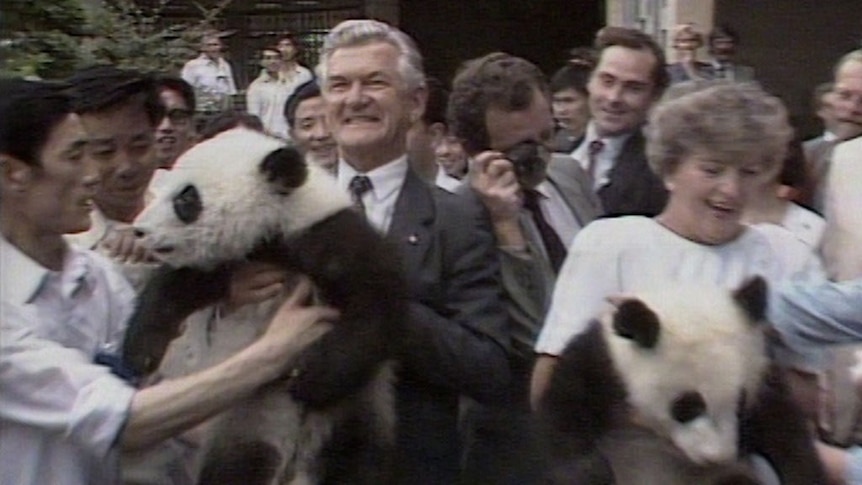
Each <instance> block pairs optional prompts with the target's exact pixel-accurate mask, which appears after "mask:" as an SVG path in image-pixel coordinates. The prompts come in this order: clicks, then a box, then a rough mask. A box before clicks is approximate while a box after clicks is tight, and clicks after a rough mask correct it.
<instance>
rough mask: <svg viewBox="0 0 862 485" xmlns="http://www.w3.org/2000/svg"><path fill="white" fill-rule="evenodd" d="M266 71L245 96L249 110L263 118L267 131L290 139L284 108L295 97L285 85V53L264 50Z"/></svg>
mask: <svg viewBox="0 0 862 485" xmlns="http://www.w3.org/2000/svg"><path fill="white" fill-rule="evenodd" d="M260 65H261V67H263V70H262V71H261V72H260V76H258V77H257V79H255V80H254V81H252V82H251V84H250V85H249V86H248V90H247V91H246V93H245V97H246V103H245V104H246V106H245V109H246V111H248V112H249V113H251V114H253V115H255V116H257V117H258V118H260V121H261V123H263V128H264V131H265V132H266V133H267V134H269V135H272V136H274V137H276V138H281V139H282V140H287V139H288V128H287V123H285V119H284V104H285V103H286V102H287V99H288V98H289V97H290V95H291V94H292V93H293V87H292V86H288V85H287V84H285V83H283V82H281V80H280V79H279V77H278V74H279V70H280V69H281V53H280V52H278V49H276V48H275V47H264V48H263V49H261V51H260Z"/></svg>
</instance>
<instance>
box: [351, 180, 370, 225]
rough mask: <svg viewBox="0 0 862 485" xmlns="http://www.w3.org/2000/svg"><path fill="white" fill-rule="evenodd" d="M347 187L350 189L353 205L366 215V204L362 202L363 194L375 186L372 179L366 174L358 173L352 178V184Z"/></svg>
mask: <svg viewBox="0 0 862 485" xmlns="http://www.w3.org/2000/svg"><path fill="white" fill-rule="evenodd" d="M347 188H348V189H349V190H350V198H351V200H353V207H354V208H355V209H356V211H357V212H359V213H360V214H362V215H363V216H364V215H365V204H364V203H363V202H362V196H363V195H364V194H365V193H366V192H368V191H370V190H371V189H372V188H373V186H372V185H371V179H370V178H368V177H366V176H365V175H357V176H355V177H353V178H352V179H350V185H348V186H347Z"/></svg>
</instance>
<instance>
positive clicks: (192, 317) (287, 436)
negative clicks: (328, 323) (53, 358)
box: [123, 129, 407, 484]
mask: <svg viewBox="0 0 862 485" xmlns="http://www.w3.org/2000/svg"><path fill="white" fill-rule="evenodd" d="M162 182H163V183H161V184H160V189H159V192H158V193H157V194H156V197H155V198H154V199H153V200H152V202H151V203H150V204H148V206H147V207H146V208H145V210H144V211H143V212H142V213H141V214H140V215H139V216H138V218H137V219H136V220H135V222H134V229H135V232H136V235H137V236H138V237H139V238H141V240H142V242H143V243H144V244H145V245H146V246H147V247H148V248H150V249H151V251H152V252H153V253H154V254H156V255H157V257H158V258H159V259H160V261H161V262H163V263H164V265H163V266H162V267H161V268H160V269H159V270H157V271H156V272H155V274H154V275H153V276H152V278H151V279H150V280H149V281H148V283H147V284H146V286H145V287H144V289H143V290H142V292H141V294H140V295H139V303H138V307H137V309H136V311H135V313H134V315H133V316H132V318H131V320H130V323H129V329H128V332H127V337H126V340H125V342H124V348H123V355H124V360H125V362H126V364H127V366H129V367H131V368H132V369H133V370H134V371H136V372H137V373H138V374H139V375H146V374H149V373H151V372H153V371H155V370H156V369H157V368H158V366H159V365H160V363H161V361H162V358H163V357H164V356H165V352H166V349H167V348H168V345H169V344H170V343H171V341H172V340H174V338H176V337H177V336H178V334H180V333H181V330H180V329H181V328H182V327H183V326H185V330H184V331H182V333H183V335H182V337H181V338H180V339H178V340H177V342H174V344H173V345H178V343H179V342H182V341H183V340H184V339H185V340H195V339H197V340H196V341H198V342H204V343H203V344H199V347H201V346H202V347H204V348H203V349H199V351H198V354H199V355H198V358H199V359H198V361H196V362H194V363H192V364H188V367H187V368H185V369H180V374H181V373H182V372H183V371H185V372H191V371H194V370H198V368H200V367H207V366H209V365H212V364H214V363H216V362H219V361H221V360H224V359H226V358H227V357H229V356H230V355H232V354H233V353H235V352H237V351H239V350H240V349H242V348H243V347H245V346H246V345H248V344H249V343H251V342H252V341H253V340H255V339H256V338H258V337H259V335H261V334H262V332H263V330H265V328H266V325H267V324H268V322H269V320H270V319H271V317H272V315H273V314H274V312H275V311H276V309H277V308H278V307H279V305H280V304H281V303H282V302H283V301H284V299H285V297H286V295H282V297H280V298H277V299H273V300H270V301H266V302H263V303H260V304H253V305H246V306H245V307H242V308H240V309H239V310H237V311H235V312H233V313H230V314H228V315H226V316H219V315H218V311H217V308H218V304H219V303H220V302H222V301H224V300H225V298H226V296H227V292H228V288H229V283H230V278H231V274H232V272H233V271H234V269H235V268H236V267H237V266H238V265H240V264H243V263H245V262H248V261H263V262H268V263H272V264H275V265H278V266H280V267H282V268H284V269H285V270H287V271H288V272H289V273H291V274H297V273H298V274H303V275H306V276H308V277H309V278H310V279H311V280H312V282H313V283H314V285H315V288H316V291H317V297H318V298H319V299H320V300H322V301H323V302H325V303H326V304H328V305H331V306H333V307H335V308H338V309H339V311H340V313H341V317H340V318H339V321H338V322H336V323H335V324H334V325H333V328H332V330H331V331H329V332H327V333H325V334H324V335H323V336H322V337H320V338H317V339H316V340H312V339H309V340H310V341H309V342H305V343H302V342H300V343H298V348H297V351H296V357H295V358H294V362H293V363H292V365H291V366H290V368H291V371H290V373H289V376H286V377H285V379H284V380H283V381H279V382H275V383H273V384H270V385H268V386H266V387H265V388H263V389H261V390H260V391H259V392H258V393H257V394H256V395H254V396H252V397H251V398H250V399H248V400H247V401H245V402H243V403H242V404H240V405H238V406H237V407H236V408H234V409H232V410H229V411H227V412H225V413H223V414H222V415H221V416H218V417H217V418H216V419H215V420H214V421H212V422H211V424H210V426H209V430H208V437H207V439H206V442H205V445H204V446H203V447H202V450H203V451H202V456H201V457H199V458H200V459H199V462H200V466H199V469H200V470H199V476H198V483H218V484H231V483H236V484H240V483H241V484H271V483H295V484H313V483H369V484H370V483H386V482H387V481H388V479H389V476H390V475H389V473H390V471H391V464H392V463H391V462H392V460H391V452H392V450H393V449H394V433H395V430H394V422H395V411H394V397H393V395H392V393H393V389H392V386H393V382H392V364H391V362H392V360H393V359H394V358H395V356H396V354H397V352H398V349H397V348H396V344H397V343H398V342H399V341H400V335H401V331H402V328H403V325H404V319H405V318H406V314H407V311H406V292H405V291H406V290H405V289H404V288H405V287H406V285H405V284H404V283H403V282H402V280H401V276H400V275H401V271H400V263H399V261H397V260H396V258H395V256H394V255H395V254H396V251H394V250H393V249H392V248H391V247H389V245H388V244H387V243H386V241H385V240H384V239H383V237H382V236H381V235H380V234H378V233H377V232H376V231H375V230H374V229H373V228H372V227H371V226H370V225H368V223H367V222H366V221H365V219H364V218H363V217H362V215H361V214H359V213H357V212H355V211H354V210H352V205H351V203H350V201H349V199H348V197H347V195H346V194H343V193H342V191H341V190H340V189H339V188H338V187H337V185H336V183H335V179H334V178H333V177H332V176H331V175H330V174H328V173H325V172H324V171H323V170H322V169H320V168H318V167H316V166H313V165H310V164H307V163H306V162H305V161H304V159H303V158H302V156H301V155H300V154H299V153H298V152H296V151H295V150H294V149H292V148H289V147H284V146H283V144H282V143H281V142H279V141H278V140H275V139H272V138H270V137H267V136H265V135H263V134H260V133H257V132H254V131H250V130H246V129H235V130H231V131H228V132H225V133H222V134H220V135H218V136H216V137H214V138H212V139H210V140H207V141H205V142H202V143H200V144H199V145H197V146H195V147H193V148H191V149H190V150H189V151H187V152H186V153H185V154H184V155H182V156H181V157H180V158H179V160H178V161H177V163H176V165H175V166H174V168H173V169H172V170H171V171H170V172H168V173H167V174H166V175H165V177H164V179H163V180H162ZM184 322H185V323H184ZM196 336H197V337H196ZM172 349H173V347H172Z"/></svg>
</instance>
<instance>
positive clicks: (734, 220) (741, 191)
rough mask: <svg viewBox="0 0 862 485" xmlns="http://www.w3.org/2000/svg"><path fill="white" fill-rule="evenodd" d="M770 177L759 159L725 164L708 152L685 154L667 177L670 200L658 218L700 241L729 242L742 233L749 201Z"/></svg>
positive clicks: (673, 229) (707, 242)
mask: <svg viewBox="0 0 862 485" xmlns="http://www.w3.org/2000/svg"><path fill="white" fill-rule="evenodd" d="M767 176H769V173H767V171H766V170H765V167H764V165H763V163H762V162H761V161H760V160H758V159H754V160H751V161H747V162H743V163H726V162H723V161H720V160H715V159H714V158H712V157H710V156H708V155H705V154H697V153H695V154H693V155H689V156H687V157H684V158H683V159H682V160H681V161H680V163H679V165H678V166H677V167H676V169H675V170H674V171H673V172H672V173H670V174H668V175H666V176H665V186H666V187H667V189H668V191H669V192H670V199H669V200H668V205H667V207H666V208H665V210H664V212H662V214H661V215H660V216H659V220H660V221H661V222H662V223H663V224H664V225H666V226H667V227H668V228H670V229H671V230H672V231H674V232H676V233H677V234H679V235H680V236H682V237H684V238H686V239H690V240H692V241H694V242H697V243H701V244H709V245H715V244H724V243H727V242H730V241H732V240H733V239H734V238H736V237H737V236H738V235H739V234H740V233H741V232H742V230H743V228H744V226H743V224H742V223H741V222H740V219H741V217H742V212H743V210H744V209H745V206H746V203H747V202H748V200H749V199H750V198H751V197H752V194H754V192H755V191H756V190H758V188H759V187H760V186H761V185H762V184H763V178H764V177H767Z"/></svg>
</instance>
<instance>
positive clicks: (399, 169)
mask: <svg viewBox="0 0 862 485" xmlns="http://www.w3.org/2000/svg"><path fill="white" fill-rule="evenodd" d="M408 168H409V167H408V164H407V154H404V155H401V156H400V157H398V158H396V159H395V160H392V161H391V162H389V163H386V164H384V165H381V166H379V167H377V168H375V169H373V170H371V171H369V172H366V173H360V172H358V171H356V169H355V168H353V167H351V166H350V164H348V163H347V162H345V161H344V160H343V159H339V160H338V186H339V187H341V188H342V189H344V190H345V191H346V190H347V186H348V185H349V184H350V180H352V179H353V177H355V176H356V175H365V176H367V177H368V178H369V179H371V186H372V189H371V191H372V193H373V194H374V198H375V199H377V200H383V199H386V198H388V197H389V196H390V195H392V194H393V193H394V192H396V191H398V190H400V189H401V185H403V183H404V177H405V176H406V175H407V170H408Z"/></svg>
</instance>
